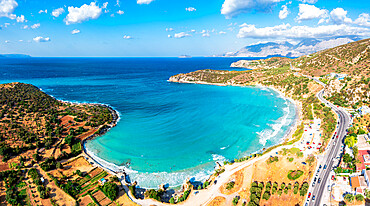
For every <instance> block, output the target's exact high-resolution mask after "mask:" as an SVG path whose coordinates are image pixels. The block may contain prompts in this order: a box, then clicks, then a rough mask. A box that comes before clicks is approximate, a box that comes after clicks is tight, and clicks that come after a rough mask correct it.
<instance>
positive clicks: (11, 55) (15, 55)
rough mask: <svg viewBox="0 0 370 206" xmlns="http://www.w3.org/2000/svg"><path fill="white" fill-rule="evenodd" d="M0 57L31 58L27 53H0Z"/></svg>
mask: <svg viewBox="0 0 370 206" xmlns="http://www.w3.org/2000/svg"><path fill="white" fill-rule="evenodd" d="M0 58H31V56H30V55H27V54H0Z"/></svg>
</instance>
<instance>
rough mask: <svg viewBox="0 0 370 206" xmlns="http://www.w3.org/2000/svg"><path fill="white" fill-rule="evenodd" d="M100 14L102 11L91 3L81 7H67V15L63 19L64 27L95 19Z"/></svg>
mask: <svg viewBox="0 0 370 206" xmlns="http://www.w3.org/2000/svg"><path fill="white" fill-rule="evenodd" d="M101 13H102V9H101V8H100V7H99V6H97V5H96V3H95V2H91V3H90V5H87V4H84V5H82V6H81V7H73V6H69V7H68V15H67V16H66V18H65V19H64V21H65V22H66V25H70V24H76V23H81V22H83V21H87V20H89V19H97V18H99V16H100V15H101Z"/></svg>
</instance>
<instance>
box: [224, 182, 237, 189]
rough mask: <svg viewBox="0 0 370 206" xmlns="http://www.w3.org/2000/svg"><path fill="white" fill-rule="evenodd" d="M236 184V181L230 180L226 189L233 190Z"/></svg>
mask: <svg viewBox="0 0 370 206" xmlns="http://www.w3.org/2000/svg"><path fill="white" fill-rule="evenodd" d="M234 185H235V182H234V181H231V182H228V183H227V185H226V189H227V190H231V189H233V188H234Z"/></svg>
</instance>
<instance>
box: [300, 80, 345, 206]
mask: <svg viewBox="0 0 370 206" xmlns="http://www.w3.org/2000/svg"><path fill="white" fill-rule="evenodd" d="M309 78H310V77H309ZM310 79H313V80H314V81H316V82H318V83H319V84H321V85H325V84H324V83H322V82H321V81H319V80H317V79H314V78H310ZM323 92H324V90H321V91H320V92H319V93H318V94H317V95H316V96H317V97H318V98H319V100H320V101H321V102H323V103H325V104H326V105H327V106H329V107H330V108H332V110H333V111H334V112H335V113H336V114H337V115H338V116H339V120H338V121H339V124H337V126H338V127H337V129H336V132H337V135H338V138H336V136H335V137H334V139H331V141H330V146H329V147H327V151H326V153H325V155H324V157H323V158H322V161H321V162H319V165H320V164H321V169H320V170H319V172H318V171H317V170H318V168H319V167H317V168H316V170H315V173H314V177H313V179H314V178H315V177H316V179H317V180H316V181H315V186H312V183H313V181H312V182H311V183H310V188H309V190H308V193H310V192H311V197H310V198H308V195H307V198H306V203H305V204H304V205H310V206H311V205H323V204H320V203H321V200H322V197H323V194H324V192H328V188H327V184H326V183H327V182H328V181H329V179H330V178H331V177H330V172H331V171H333V166H336V165H334V164H335V158H336V157H339V156H340V153H341V151H340V149H341V146H344V137H345V135H346V133H347V132H346V130H347V128H348V126H349V123H350V118H349V116H348V115H347V113H346V112H345V111H344V110H343V109H341V108H339V107H337V106H335V105H333V104H332V103H330V102H328V101H326V100H325V99H324V98H323ZM325 165H326V166H327V167H326V169H324V166H325ZM319 178H320V179H321V182H320V183H318V179H319ZM313 196H315V200H313Z"/></svg>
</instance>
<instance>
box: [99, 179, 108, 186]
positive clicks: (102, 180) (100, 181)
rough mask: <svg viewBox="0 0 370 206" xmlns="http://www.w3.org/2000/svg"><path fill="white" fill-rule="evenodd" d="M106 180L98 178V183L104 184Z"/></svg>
mask: <svg viewBox="0 0 370 206" xmlns="http://www.w3.org/2000/svg"><path fill="white" fill-rule="evenodd" d="M106 182H107V180H106V179H104V178H101V179H100V180H99V183H100V184H101V185H104V184H105V183H106Z"/></svg>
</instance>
